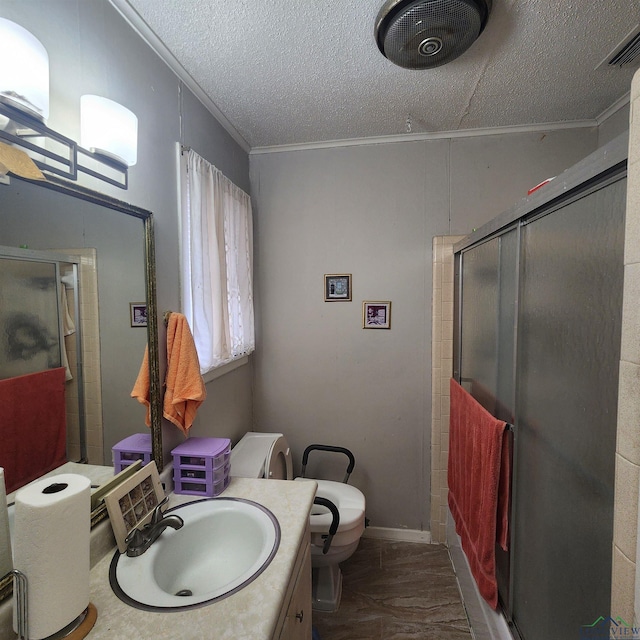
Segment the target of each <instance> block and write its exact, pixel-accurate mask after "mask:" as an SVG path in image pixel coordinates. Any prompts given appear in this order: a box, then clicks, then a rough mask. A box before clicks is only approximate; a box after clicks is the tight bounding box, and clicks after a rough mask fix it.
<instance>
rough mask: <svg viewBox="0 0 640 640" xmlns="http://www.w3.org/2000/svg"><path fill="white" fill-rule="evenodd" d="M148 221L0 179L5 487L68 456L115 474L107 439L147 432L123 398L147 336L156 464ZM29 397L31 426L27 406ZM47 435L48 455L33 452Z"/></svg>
mask: <svg viewBox="0 0 640 640" xmlns="http://www.w3.org/2000/svg"><path fill="white" fill-rule="evenodd" d="M123 214H126V215H123ZM152 220H153V219H152V215H151V213H150V212H148V211H145V210H142V209H139V208H137V207H133V206H131V205H128V204H126V203H123V202H120V201H118V200H113V199H111V198H107V197H106V196H102V195H101V194H98V193H96V192H93V191H89V190H87V189H84V188H82V187H79V186H77V185H71V184H70V183H66V182H63V181H60V180H55V179H51V178H50V179H49V181H48V182H47V183H44V184H43V183H31V182H28V181H23V180H18V179H16V178H13V177H12V178H11V182H10V184H9V185H0V245H1V246H0V334H1V336H2V337H0V400H1V399H2V397H3V390H2V388H3V386H4V387H5V389H8V390H5V392H4V393H5V394H6V395H7V399H6V400H5V401H3V406H5V407H7V406H9V407H10V409H9V410H8V411H5V412H3V414H2V415H0V432H1V433H0V441H4V442H10V441H13V443H14V446H12V447H8V448H7V447H5V448H4V449H3V448H2V446H1V445H0V467H5V469H6V470H7V471H6V473H9V478H6V475H5V478H6V483H7V492H8V493H9V492H11V491H13V490H15V489H16V488H18V487H19V486H21V485H22V484H24V483H25V482H28V481H30V480H33V479H34V478H35V477H38V476H39V475H40V474H41V473H43V472H46V471H48V470H49V468H52V467H58V468H59V464H60V463H62V462H66V461H69V462H72V463H89V466H90V467H92V466H94V465H98V466H101V465H105V466H106V467H109V469H108V473H109V474H110V475H113V467H112V459H111V447H112V446H113V445H114V444H116V443H117V442H119V441H120V440H122V439H123V438H125V437H127V436H129V435H132V434H133V433H141V432H146V430H147V427H146V426H145V423H144V419H145V410H144V407H142V406H141V405H140V404H139V403H137V402H136V401H135V400H133V399H132V398H131V396H130V394H131V389H132V387H133V385H134V382H135V379H136V376H137V374H138V371H139V369H140V364H141V361H142V357H143V353H144V349H145V345H146V344H147V343H148V344H149V362H150V381H151V384H150V398H151V419H152V428H151V433H152V443H153V457H154V459H155V460H156V464H157V466H158V468H159V469H161V468H162V442H161V433H160V412H159V411H158V403H159V398H158V391H159V383H158V378H159V374H158V344H157V320H156V318H157V309H156V301H155V269H154V261H155V258H154V248H153V227H152V224H153V222H152ZM141 301H146V304H147V317H148V327H147V328H146V330H145V327H144V325H143V324H142V323H139V322H135V323H134V322H132V320H131V308H130V304H131V303H140V302H141ZM50 377H51V378H55V380H54V381H53V382H52V380H50V379H48V378H50ZM17 382H19V383H20V384H19V385H18V387H16V384H17ZM49 387H51V388H52V389H53V390H54V391H51V392H50V391H49ZM16 388H19V390H20V395H16ZM61 388H62V389H63V392H62V393H60V392H59V390H60V389H61ZM56 390H57V391H56ZM38 405H40V413H39V414H38V412H37V411H36V414H37V415H38V417H37V418H36V419H35V420H33V422H34V425H33V426H34V428H35V429H36V430H34V432H33V433H29V430H28V429H26V428H25V419H26V418H25V416H27V415H28V413H29V412H28V411H26V409H30V408H33V407H36V406H38ZM56 407H57V408H56ZM11 416H13V419H12V418H11ZM59 425H62V426H61V427H60V429H59V428H58V426H59ZM12 430H13V435H11V437H8V434H12ZM60 430H62V432H63V435H61V434H60ZM46 431H51V432H52V433H53V436H51V439H50V440H48V441H47V440H46V439H45V437H44V433H45V432H46ZM45 441H46V442H48V444H47V445H46V447H45V449H46V450H47V451H46V452H47V453H48V454H51V453H54V452H55V455H54V456H53V457H52V456H51V455H49V457H47V456H46V455H45V456H44V458H45V459H42V455H41V452H38V447H40V449H42V448H43V447H42V443H43V442H45ZM52 442H55V446H54V445H52V444H51V443H52ZM79 468H81V467H79ZM9 469H11V471H10V472H9ZM97 519H98V518H97V517H95V518H94V520H95V521H97ZM0 556H2V549H0ZM0 578H1V576H0Z"/></svg>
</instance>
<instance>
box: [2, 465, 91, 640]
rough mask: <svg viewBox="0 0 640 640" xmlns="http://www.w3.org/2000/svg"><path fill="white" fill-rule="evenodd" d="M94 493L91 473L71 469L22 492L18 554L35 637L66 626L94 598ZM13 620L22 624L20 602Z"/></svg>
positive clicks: (15, 556)
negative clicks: (91, 546) (91, 550)
mask: <svg viewBox="0 0 640 640" xmlns="http://www.w3.org/2000/svg"><path fill="white" fill-rule="evenodd" d="M90 494H91V488H90V482H89V479H88V478H85V477H84V476H81V475H77V474H73V473H67V474H61V475H58V476H54V477H52V478H48V479H43V480H39V481H38V482H34V483H33V484H30V485H28V486H26V487H25V488H24V489H22V490H20V491H19V492H18V493H17V495H16V504H15V524H14V544H13V549H14V551H13V560H14V567H15V568H16V569H17V570H19V571H21V572H22V573H24V574H25V575H26V576H27V581H28V588H27V594H28V605H29V615H28V621H29V638H31V639H33V640H40V639H41V638H46V637H47V636H50V635H52V634H54V633H56V632H57V631H60V629H63V628H64V627H66V626H67V625H68V624H70V623H71V622H72V621H73V620H75V619H76V618H77V617H78V616H79V615H80V614H81V613H82V612H83V611H84V610H85V609H86V608H87V606H88V604H89V570H90V559H89V534H90V503H91V495H90ZM13 624H14V629H16V630H17V619H16V613H15V606H14V623H13Z"/></svg>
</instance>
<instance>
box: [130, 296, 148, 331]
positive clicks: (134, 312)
mask: <svg viewBox="0 0 640 640" xmlns="http://www.w3.org/2000/svg"><path fill="white" fill-rule="evenodd" d="M129 313H130V314H131V326H132V327H146V326H147V303H146V302H130V303H129Z"/></svg>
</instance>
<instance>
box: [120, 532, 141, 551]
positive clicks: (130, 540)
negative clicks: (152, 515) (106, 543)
mask: <svg viewBox="0 0 640 640" xmlns="http://www.w3.org/2000/svg"><path fill="white" fill-rule="evenodd" d="M143 541H144V536H143V535H142V531H140V529H137V528H136V529H131V531H129V535H128V536H127V537H126V538H125V539H124V543H125V544H126V545H127V547H128V548H129V547H131V548H133V547H139V546H140V545H141V544H142V542H143Z"/></svg>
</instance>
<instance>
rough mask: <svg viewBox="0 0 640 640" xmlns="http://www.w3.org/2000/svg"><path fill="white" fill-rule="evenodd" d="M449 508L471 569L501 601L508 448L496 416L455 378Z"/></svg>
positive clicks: (489, 596) (492, 599) (491, 598)
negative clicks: (499, 580)
mask: <svg viewBox="0 0 640 640" xmlns="http://www.w3.org/2000/svg"><path fill="white" fill-rule="evenodd" d="M450 394H451V412H450V422H449V464H448V472H447V474H448V482H449V509H450V510H451V515H452V516H453V519H454V521H455V523H456V532H457V533H458V535H459V536H460V539H461V541H462V549H463V550H464V552H465V554H466V556H467V559H468V561H469V566H470V567H471V573H472V574H473V577H474V578H475V581H476V583H477V585H478V589H479V591H480V593H481V594H482V596H483V597H484V598H485V600H486V601H487V602H488V603H489V604H490V605H491V606H492V607H493V608H494V609H495V608H496V607H497V606H498V585H497V581H496V542H497V543H498V544H500V546H501V547H502V548H503V549H504V550H505V551H506V550H507V540H508V508H509V473H510V470H509V466H510V465H509V447H508V442H507V430H506V428H505V427H506V423H505V422H504V421H502V420H497V419H496V418H494V417H493V416H492V415H491V414H490V413H489V412H488V411H486V410H485V409H484V408H483V407H482V406H481V405H480V404H479V403H478V402H476V400H474V398H473V397H472V396H471V395H470V394H469V393H467V392H466V391H465V390H464V389H463V388H462V387H461V386H460V385H459V384H458V383H457V382H456V381H455V380H453V379H451V383H450Z"/></svg>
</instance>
